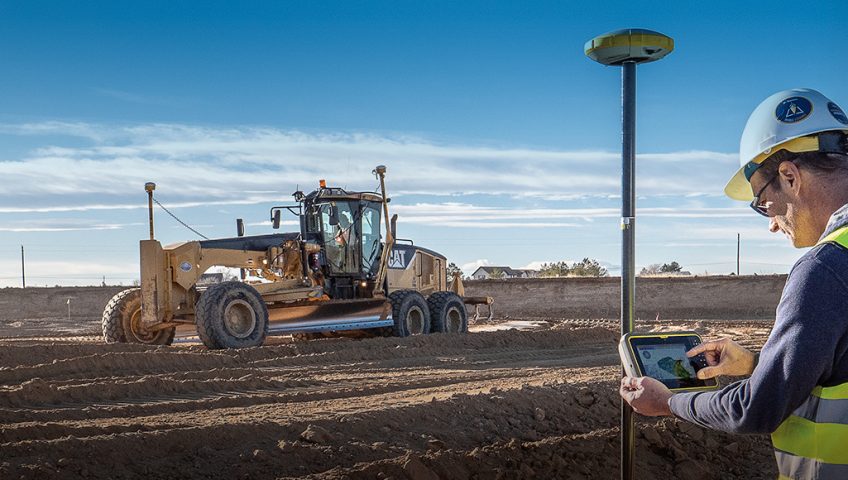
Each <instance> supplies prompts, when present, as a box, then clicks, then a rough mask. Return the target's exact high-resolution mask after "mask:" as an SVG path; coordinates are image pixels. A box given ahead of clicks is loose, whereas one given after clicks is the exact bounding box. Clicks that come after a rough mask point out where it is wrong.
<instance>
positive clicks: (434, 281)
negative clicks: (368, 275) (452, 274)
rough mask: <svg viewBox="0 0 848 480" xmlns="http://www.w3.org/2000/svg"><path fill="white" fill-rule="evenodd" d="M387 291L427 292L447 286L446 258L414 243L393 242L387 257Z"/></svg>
mask: <svg viewBox="0 0 848 480" xmlns="http://www.w3.org/2000/svg"><path fill="white" fill-rule="evenodd" d="M387 266H388V267H389V268H388V280H389V293H391V292H394V291H396V290H404V289H413V290H418V291H419V292H421V293H422V294H425V295H426V294H429V293H431V292H436V291H440V290H445V289H446V287H447V278H446V273H445V272H446V268H447V258H445V257H444V256H443V255H442V254H440V253H437V252H434V251H433V250H430V249H427V248H422V247H419V246H416V245H405V244H395V245H393V246H392V249H391V251H390V252H389V259H388V265H387Z"/></svg>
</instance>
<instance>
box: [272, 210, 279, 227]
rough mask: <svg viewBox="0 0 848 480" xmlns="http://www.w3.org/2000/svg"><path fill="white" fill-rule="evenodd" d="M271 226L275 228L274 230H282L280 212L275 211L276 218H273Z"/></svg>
mask: <svg viewBox="0 0 848 480" xmlns="http://www.w3.org/2000/svg"><path fill="white" fill-rule="evenodd" d="M271 226H272V227H274V230H276V229H278V228H280V211H279V210H274V216H273V217H271Z"/></svg>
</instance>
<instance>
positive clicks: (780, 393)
mask: <svg viewBox="0 0 848 480" xmlns="http://www.w3.org/2000/svg"><path fill="white" fill-rule="evenodd" d="M846 224H848V205H845V206H843V207H842V208H840V209H839V210H837V211H836V212H835V213H834V214H833V216H832V217H831V219H830V222H829V223H828V226H827V229H826V230H825V233H824V235H827V234H829V233H830V232H832V231H833V230H835V229H837V228H839V227H841V226H844V225H846ZM824 235H823V236H824ZM845 382H848V249H846V248H844V247H842V246H839V245H836V244H833V243H826V244H822V245H819V246H816V247H814V248H812V249H811V250H810V251H808V252H807V253H806V254H804V256H802V257H801V258H800V259H799V260H798V262H797V263H796V264H795V266H794V267H792V271H791V272H790V273H789V278H788V279H787V281H786V286H785V287H784V288H783V294H782V295H781V298H780V303H779V304H778V306H777V318H776V319H775V324H774V328H773V329H772V331H771V334H770V335H769V338H768V340H767V341H766V344H765V345H764V346H763V349H762V351H761V352H760V361H759V364H758V365H757V367H756V368H755V369H754V372H753V373H752V374H751V377H750V378H748V379H745V380H741V381H739V382H735V383H733V384H731V385H728V386H726V387H725V388H723V389H721V390H719V391H715V392H698V393H679V394H676V395H674V396H672V397H671V400H669V406H670V408H671V411H672V412H673V413H674V414H675V415H676V416H678V417H680V418H682V419H684V420H688V421H690V422H692V423H695V424H698V425H701V426H703V427H707V428H712V429H715V430H723V431H726V432H734V433H772V432H774V431H775V430H776V429H777V427H778V426H779V425H780V424H781V423H782V422H783V420H785V419H786V417H788V416H789V415H790V414H791V413H792V412H793V411H794V410H795V409H796V408H797V407H798V406H800V405H801V403H803V402H804V400H806V399H807V397H808V396H809V395H810V393H811V392H812V390H813V388H814V387H815V386H816V385H822V386H825V387H830V386H834V385H839V384H841V383H845Z"/></svg>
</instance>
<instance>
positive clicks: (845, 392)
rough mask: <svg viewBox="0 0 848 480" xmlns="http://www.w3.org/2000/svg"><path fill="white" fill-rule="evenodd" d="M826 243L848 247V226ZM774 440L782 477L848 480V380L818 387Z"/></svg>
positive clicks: (773, 436) (778, 430) (838, 230)
mask: <svg viewBox="0 0 848 480" xmlns="http://www.w3.org/2000/svg"><path fill="white" fill-rule="evenodd" d="M826 242H833V243H837V244H839V245H842V246H843V247H845V248H848V226H845V227H842V228H838V229H836V230H835V231H833V232H831V233H830V234H829V235H827V236H826V237H824V238H823V239H821V240H820V241H819V242H818V244H817V245H820V244H822V243H826ZM846 320H848V319H846ZM771 442H772V444H773V445H774V450H775V451H774V453H775V456H776V457H777V469H778V471H779V472H780V476H779V477H778V478H779V479H780V480H784V479H793V480H796V479H805V480H806V479H848V382H846V383H843V384H841V385H836V386H833V387H822V386H817V387H816V388H814V389H813V391H812V393H810V396H809V397H808V398H807V399H806V400H805V401H804V403H802V404H801V406H800V407H798V408H797V409H795V411H793V412H792V414H791V415H789V417H788V418H787V419H786V420H784V421H783V423H781V424H780V426H779V427H777V430H775V431H774V433H772V434H771Z"/></svg>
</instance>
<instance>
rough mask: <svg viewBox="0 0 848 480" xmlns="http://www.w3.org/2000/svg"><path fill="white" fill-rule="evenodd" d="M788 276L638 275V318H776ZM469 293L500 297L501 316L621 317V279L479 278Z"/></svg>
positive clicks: (469, 285) (498, 314)
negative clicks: (649, 276)
mask: <svg viewBox="0 0 848 480" xmlns="http://www.w3.org/2000/svg"><path fill="white" fill-rule="evenodd" d="M785 283H786V275H764V276H742V277H735V276H726V277H662V278H637V279H636V318H637V319H643V320H644V319H650V320H654V319H656V317H657V316H659V318H660V319H716V320H731V319H773V318H774V312H775V308H776V307H777V303H778V302H779V301H780V293H781V291H782V290H783V285H784V284H785ZM465 287H466V295H468V296H482V295H489V296H491V297H493V298H494V299H495V316H496V317H504V316H509V317H513V318H515V317H523V318H527V317H545V318H618V317H619V311H620V308H621V307H620V300H619V298H620V293H619V292H620V288H621V279H620V278H617V277H609V278H528V279H509V280H475V281H469V282H467V283H466V284H465Z"/></svg>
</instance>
